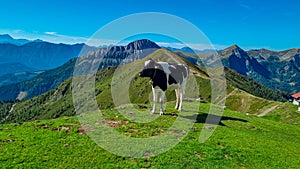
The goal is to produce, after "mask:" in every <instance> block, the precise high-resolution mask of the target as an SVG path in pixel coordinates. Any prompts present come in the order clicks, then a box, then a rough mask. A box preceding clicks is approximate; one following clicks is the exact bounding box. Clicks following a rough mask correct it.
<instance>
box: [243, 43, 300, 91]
mask: <svg viewBox="0 0 300 169" xmlns="http://www.w3.org/2000/svg"><path fill="white" fill-rule="evenodd" d="M247 53H248V55H249V56H250V57H253V58H255V59H257V61H258V62H259V63H260V64H261V65H262V66H263V67H265V68H266V69H268V70H269V72H270V78H264V77H261V76H257V77H256V79H257V81H259V82H261V83H262V84H264V85H266V86H270V87H272V88H274V89H278V90H282V91H287V92H290V93H295V92H298V91H300V49H289V50H284V51H278V52H276V51H270V50H266V49H260V50H250V51H248V52H247Z"/></svg>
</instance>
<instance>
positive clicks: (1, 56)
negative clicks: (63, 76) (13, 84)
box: [0, 42, 95, 73]
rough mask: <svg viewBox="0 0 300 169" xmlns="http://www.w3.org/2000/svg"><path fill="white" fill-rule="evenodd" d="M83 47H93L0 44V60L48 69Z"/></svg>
mask: <svg viewBox="0 0 300 169" xmlns="http://www.w3.org/2000/svg"><path fill="white" fill-rule="evenodd" d="M83 47H85V49H86V50H87V49H88V48H89V49H88V50H87V51H90V50H93V49H95V48H93V47H88V46H86V45H84V44H75V45H67V44H54V43H49V42H30V43H27V44H25V45H22V46H16V45H13V44H0V60H1V62H5V63H15V62H18V63H20V64H23V65H26V66H27V67H29V68H31V69H34V70H49V69H53V68H56V67H58V66H61V65H62V64H64V63H65V62H67V61H68V60H70V59H72V58H75V57H77V56H78V55H79V53H80V51H81V50H82V48H83ZM10 73H13V72H10Z"/></svg>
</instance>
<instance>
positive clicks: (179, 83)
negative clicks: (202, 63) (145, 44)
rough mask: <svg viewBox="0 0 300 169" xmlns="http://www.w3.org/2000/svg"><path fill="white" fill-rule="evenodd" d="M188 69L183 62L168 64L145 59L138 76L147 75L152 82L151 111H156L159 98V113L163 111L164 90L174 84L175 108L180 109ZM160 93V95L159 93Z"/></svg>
mask: <svg viewBox="0 0 300 169" xmlns="http://www.w3.org/2000/svg"><path fill="white" fill-rule="evenodd" d="M188 75H189V69H188V67H187V66H185V65H183V64H169V63H167V62H155V61H154V60H152V59H149V60H147V61H145V63H144V69H143V70H142V71H141V72H140V77H149V78H150V79H151V83H152V92H153V108H152V111H151V113H153V114H154V113H155V111H156V103H157V99H158V98H159V102H160V115H162V114H163V113H164V109H163V104H164V97H165V92H166V90H167V88H168V87H170V86H175V93H176V106H175V109H178V110H179V111H181V110H182V100H183V95H184V90H185V86H186V81H187V77H188ZM159 93H160V97H159V95H158V94H159Z"/></svg>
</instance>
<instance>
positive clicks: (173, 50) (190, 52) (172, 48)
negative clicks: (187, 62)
mask: <svg viewBox="0 0 300 169" xmlns="http://www.w3.org/2000/svg"><path fill="white" fill-rule="evenodd" d="M165 48H166V49H168V50H170V51H172V52H179V51H180V52H185V53H189V54H200V53H206V52H215V50H213V49H203V50H199V49H192V48H190V47H182V48H174V47H165Z"/></svg>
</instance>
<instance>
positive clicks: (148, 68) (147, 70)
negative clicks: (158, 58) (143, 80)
mask: <svg viewBox="0 0 300 169" xmlns="http://www.w3.org/2000/svg"><path fill="white" fill-rule="evenodd" d="M156 67H157V63H156V62H155V61H154V60H152V59H148V60H146V61H145V63H144V68H143V70H142V71H141V72H140V77H150V78H152V77H153V76H154V74H155V71H156V70H155V69H156Z"/></svg>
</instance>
